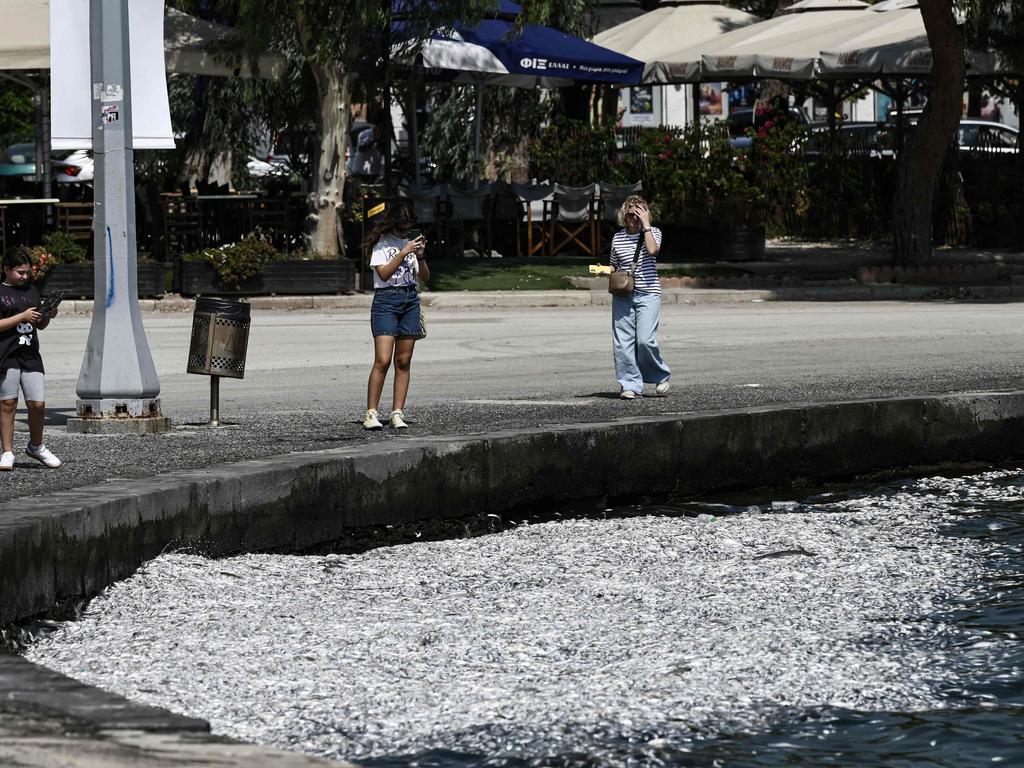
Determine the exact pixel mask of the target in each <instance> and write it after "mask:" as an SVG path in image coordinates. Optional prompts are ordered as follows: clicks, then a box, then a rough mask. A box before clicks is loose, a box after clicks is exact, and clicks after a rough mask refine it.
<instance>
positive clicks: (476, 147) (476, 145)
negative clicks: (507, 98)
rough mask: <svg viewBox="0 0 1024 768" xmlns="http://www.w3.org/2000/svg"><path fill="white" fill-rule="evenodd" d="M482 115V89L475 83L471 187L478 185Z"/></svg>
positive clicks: (477, 186) (476, 187)
mask: <svg viewBox="0 0 1024 768" xmlns="http://www.w3.org/2000/svg"><path fill="white" fill-rule="evenodd" d="M483 116H484V91H483V87H482V86H481V85H480V83H477V84H476V117H475V118H474V121H473V128H474V133H475V135H474V137H473V189H478V188H479V187H480V123H481V122H482V121H483Z"/></svg>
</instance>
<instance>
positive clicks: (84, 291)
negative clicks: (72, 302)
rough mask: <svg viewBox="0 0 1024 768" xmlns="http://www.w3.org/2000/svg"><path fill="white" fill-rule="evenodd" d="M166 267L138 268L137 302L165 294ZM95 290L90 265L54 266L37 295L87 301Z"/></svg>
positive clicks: (148, 264)
mask: <svg viewBox="0 0 1024 768" xmlns="http://www.w3.org/2000/svg"><path fill="white" fill-rule="evenodd" d="M166 274H167V267H166V266H165V265H164V264H163V263H161V262H158V261H143V262H140V263H139V265H138V275H139V298H140V299H144V298H155V297H157V296H162V295H163V294H164V293H166V292H167V287H166V285H165V284H164V280H165V276H166ZM95 286H96V278H95V272H94V270H93V265H92V262H90V263H88V264H57V265H56V266H54V267H53V269H51V270H50V271H49V272H48V273H47V275H46V277H44V278H43V279H42V280H41V281H40V282H39V283H37V287H38V288H39V292H40V293H45V292H46V291H65V292H66V293H67V296H68V298H71V299H91V298H92V297H93V293H94V290H95Z"/></svg>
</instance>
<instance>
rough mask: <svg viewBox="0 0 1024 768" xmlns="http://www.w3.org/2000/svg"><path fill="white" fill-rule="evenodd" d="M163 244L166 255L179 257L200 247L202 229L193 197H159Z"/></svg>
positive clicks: (197, 205) (197, 207) (168, 195)
mask: <svg viewBox="0 0 1024 768" xmlns="http://www.w3.org/2000/svg"><path fill="white" fill-rule="evenodd" d="M160 202H161V207H162V209H163V217H164V243H165V248H166V249H167V253H168V254H173V255H175V256H180V255H181V254H183V253H189V252H190V251H195V250H198V249H199V247H200V246H201V245H202V240H203V227H202V218H201V215H200V211H199V203H198V201H196V199H195V198H193V197H183V196H181V195H177V194H165V195H161V201H160Z"/></svg>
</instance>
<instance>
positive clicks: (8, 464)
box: [0, 451, 14, 472]
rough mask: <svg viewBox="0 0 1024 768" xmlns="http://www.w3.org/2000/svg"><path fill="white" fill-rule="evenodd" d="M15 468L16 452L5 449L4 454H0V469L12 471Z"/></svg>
mask: <svg viewBox="0 0 1024 768" xmlns="http://www.w3.org/2000/svg"><path fill="white" fill-rule="evenodd" d="M12 469H14V454H13V453H11V452H10V451H4V452H3V455H2V456H0V471H3V472H10V471H11V470H12Z"/></svg>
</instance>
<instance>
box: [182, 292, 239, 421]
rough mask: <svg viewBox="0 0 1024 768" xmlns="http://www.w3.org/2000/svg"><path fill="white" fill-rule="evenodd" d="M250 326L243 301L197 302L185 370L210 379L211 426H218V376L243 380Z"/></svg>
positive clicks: (205, 298) (206, 298) (203, 299)
mask: <svg viewBox="0 0 1024 768" xmlns="http://www.w3.org/2000/svg"><path fill="white" fill-rule="evenodd" d="M249 323H250V319H249V305H248V304H246V303H245V302H242V301H232V300H231V299H218V298H214V297H212V296H200V297H199V298H197V299H196V308H195V313H194V314H193V316H192V341H191V343H190V344H189V348H188V368H187V371H188V372H189V373H199V374H205V375H207V376H209V377H210V426H213V427H216V426H219V425H220V377H221V376H227V377H229V378H232V379H242V378H245V354H246V350H247V349H248V345H249Z"/></svg>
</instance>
